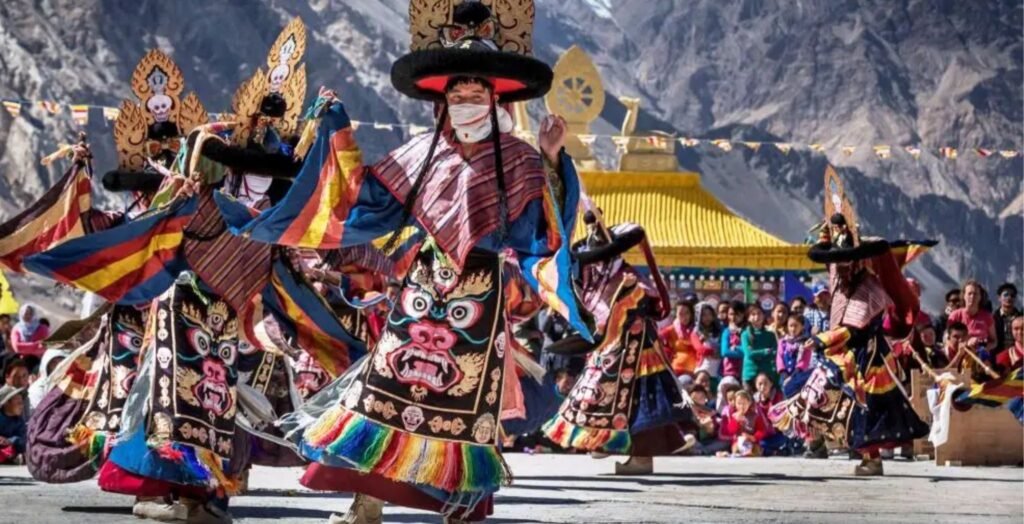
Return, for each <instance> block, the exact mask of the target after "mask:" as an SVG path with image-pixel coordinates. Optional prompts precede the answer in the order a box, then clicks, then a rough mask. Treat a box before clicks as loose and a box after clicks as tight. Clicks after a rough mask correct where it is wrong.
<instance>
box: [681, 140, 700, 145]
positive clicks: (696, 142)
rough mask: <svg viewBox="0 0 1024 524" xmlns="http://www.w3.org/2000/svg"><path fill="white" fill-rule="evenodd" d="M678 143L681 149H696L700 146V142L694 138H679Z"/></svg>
mask: <svg viewBox="0 0 1024 524" xmlns="http://www.w3.org/2000/svg"><path fill="white" fill-rule="evenodd" d="M679 143H680V144H681V145H682V146H683V147H697V146H699V145H700V140H697V139H696V138H680V139H679Z"/></svg>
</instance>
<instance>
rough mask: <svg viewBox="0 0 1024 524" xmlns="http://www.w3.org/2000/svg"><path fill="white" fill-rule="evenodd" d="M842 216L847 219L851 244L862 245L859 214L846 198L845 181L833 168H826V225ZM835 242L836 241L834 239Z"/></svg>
mask: <svg viewBox="0 0 1024 524" xmlns="http://www.w3.org/2000/svg"><path fill="white" fill-rule="evenodd" d="M837 214H838V215H842V217H843V219H845V222H846V227H847V229H849V232H850V239H849V240H850V243H851V245H852V246H854V247H856V246H858V245H860V233H859V231H858V228H857V213H856V212H855V211H854V209H853V204H851V203H850V199H849V198H847V196H846V189H845V188H844V186H843V180H842V179H841V178H839V174H838V173H836V170H835V169H833V168H832V166H828V167H826V168H825V224H826V226H828V224H829V221H830V220H831V219H832V217H833V216H835V215H837ZM833 240H834V241H835V240H836V239H833Z"/></svg>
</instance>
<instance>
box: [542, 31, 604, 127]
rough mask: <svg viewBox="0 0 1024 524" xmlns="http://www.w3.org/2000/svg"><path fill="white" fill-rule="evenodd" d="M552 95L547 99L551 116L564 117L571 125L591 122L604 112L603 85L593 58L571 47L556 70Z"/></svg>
mask: <svg viewBox="0 0 1024 524" xmlns="http://www.w3.org/2000/svg"><path fill="white" fill-rule="evenodd" d="M554 76H555V78H554V82H553V83H552V84H553V88H552V89H551V92H550V93H548V95H547V96H545V97H544V102H545V104H546V105H547V109H548V112H549V113H553V114H557V115H561V116H562V117H564V118H565V119H566V121H568V122H570V123H578V124H586V123H590V122H592V121H593V120H594V119H596V118H597V117H598V116H599V115H600V114H601V110H602V109H603V108H604V97H605V93H604V85H603V84H602V83H601V75H600V74H599V73H598V72H597V68H596V67H594V63H593V62H592V61H591V60H590V57H588V56H587V54H586V53H584V52H583V50H582V49H580V48H579V47H577V46H572V47H571V48H569V50H568V51H566V52H565V54H564V55H562V57H561V58H559V59H558V63H556V64H555V67H554Z"/></svg>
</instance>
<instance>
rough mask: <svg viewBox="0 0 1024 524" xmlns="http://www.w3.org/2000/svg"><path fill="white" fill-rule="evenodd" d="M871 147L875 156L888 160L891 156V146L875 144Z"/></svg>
mask: <svg viewBox="0 0 1024 524" xmlns="http://www.w3.org/2000/svg"><path fill="white" fill-rule="evenodd" d="M872 149H873V150H874V151H875V156H877V157H878V158H881V159H882V160H888V159H889V158H891V157H892V148H890V147H889V146H887V145H880V146H875V147H873V148H872Z"/></svg>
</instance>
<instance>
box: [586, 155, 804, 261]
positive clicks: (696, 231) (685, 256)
mask: <svg viewBox="0 0 1024 524" xmlns="http://www.w3.org/2000/svg"><path fill="white" fill-rule="evenodd" d="M580 177H581V178H582V181H583V184H584V188H585V190H586V191H587V192H588V193H589V194H590V196H591V197H592V198H593V199H594V201H595V202H596V203H597V205H598V207H600V208H601V209H602V210H603V212H604V218H605V222H606V223H607V224H616V223H619V222H636V223H639V224H641V225H642V226H643V227H644V229H645V230H646V231H647V235H648V238H649V240H650V242H651V246H652V248H653V249H654V254H655V258H656V259H657V260H658V265H659V266H660V267H662V268H669V267H691V268H707V269H746V270H755V271H771V270H776V271H777V270H809V269H820V267H819V266H817V265H816V264H814V263H813V262H811V261H810V260H808V258H807V246H804V245H800V244H790V243H788V242H786V241H784V240H782V239H780V238H778V237H775V236H773V235H771V234H769V233H767V232H765V231H763V230H761V229H760V228H758V227H757V226H755V225H753V224H751V223H750V222H747V221H746V220H744V219H742V218H740V217H738V216H736V215H735V214H734V213H733V212H731V211H729V209H728V208H727V207H726V206H725V205H724V204H722V203H721V202H720V201H719V200H718V199H717V198H715V196H714V195H712V194H711V193H709V192H708V191H707V190H705V189H704V188H703V187H701V185H700V175H698V174H696V173H689V172H676V173H655V172H632V171H615V172H611V171H608V172H605V171H585V172H581V173H580ZM583 234H584V231H583V225H582V221H580V223H579V224H577V228H576V234H575V236H574V238H582V236H583ZM626 258H627V260H628V261H629V262H630V263H632V264H637V265H641V264H643V256H642V255H641V254H640V253H639V252H638V251H637V250H636V249H634V250H632V251H630V253H629V254H628V255H627V257H626Z"/></svg>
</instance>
